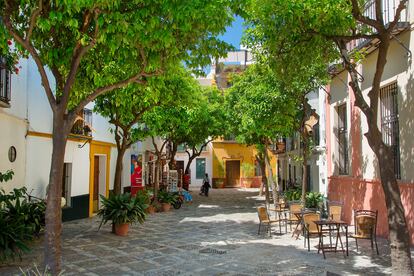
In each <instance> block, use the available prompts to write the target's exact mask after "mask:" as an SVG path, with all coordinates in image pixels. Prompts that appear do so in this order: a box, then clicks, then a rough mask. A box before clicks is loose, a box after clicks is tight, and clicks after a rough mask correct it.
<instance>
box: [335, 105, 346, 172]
mask: <svg viewBox="0 0 414 276" xmlns="http://www.w3.org/2000/svg"><path fill="white" fill-rule="evenodd" d="M337 112H338V149H339V174H341V175H346V174H348V173H349V165H348V162H349V161H348V124H347V116H346V104H343V105H340V106H338V109H337Z"/></svg>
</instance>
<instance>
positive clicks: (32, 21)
mask: <svg viewBox="0 0 414 276" xmlns="http://www.w3.org/2000/svg"><path fill="white" fill-rule="evenodd" d="M42 9H43V1H42V0H39V7H38V8H37V9H36V10H35V11H34V12H33V13H32V15H31V16H30V25H29V29H28V31H27V34H26V38H25V39H24V40H25V41H26V42H29V41H30V38H31V36H32V33H33V29H34V26H35V25H36V20H37V17H38V16H39V14H40V13H41V12H42Z"/></svg>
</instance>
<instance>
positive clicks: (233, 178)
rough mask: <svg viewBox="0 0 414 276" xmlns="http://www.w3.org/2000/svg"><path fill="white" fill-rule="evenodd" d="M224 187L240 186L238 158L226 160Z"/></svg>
mask: <svg viewBox="0 0 414 276" xmlns="http://www.w3.org/2000/svg"><path fill="white" fill-rule="evenodd" d="M226 187H228V188H234V187H240V160H229V161H226Z"/></svg>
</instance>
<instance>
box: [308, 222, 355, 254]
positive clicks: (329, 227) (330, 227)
mask: <svg viewBox="0 0 414 276" xmlns="http://www.w3.org/2000/svg"><path fill="white" fill-rule="evenodd" d="M314 223H315V224H316V226H317V227H318V234H319V243H318V254H319V251H322V254H323V258H324V259H326V256H325V252H337V251H338V241H339V242H340V245H341V251H342V252H343V253H344V256H345V253H346V256H349V254H348V224H347V223H346V222H345V221H342V220H332V219H326V220H316V221H314ZM324 227H325V228H324ZM341 227H344V228H345V245H346V246H345V248H344V245H343V243H342V238H341V231H340V230H341ZM331 231H335V232H336V241H335V246H332V244H330V245H329V246H327V245H324V243H323V234H324V233H326V232H329V233H330V232H331Z"/></svg>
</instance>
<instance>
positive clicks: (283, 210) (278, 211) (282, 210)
mask: <svg viewBox="0 0 414 276" xmlns="http://www.w3.org/2000/svg"><path fill="white" fill-rule="evenodd" d="M268 210H269V211H273V212H275V217H276V219H278V220H279V224H280V222H281V221H282V220H283V221H284V222H285V232H286V233H287V215H286V213H287V212H288V211H289V209H288V208H282V207H280V206H277V208H268ZM282 214H283V215H284V217H285V218H284V219H282V218H281V217H282Z"/></svg>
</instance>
